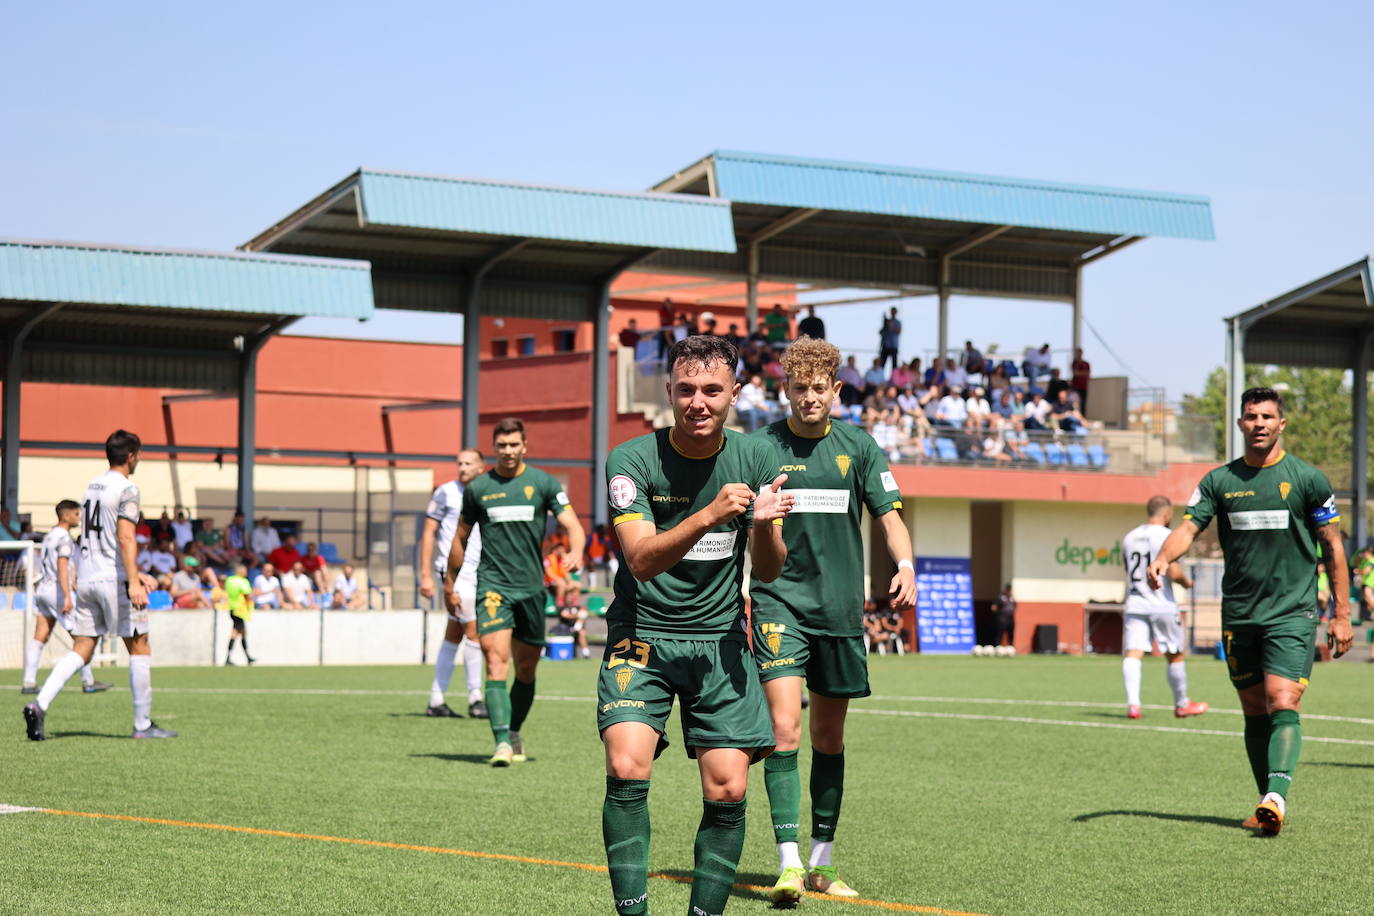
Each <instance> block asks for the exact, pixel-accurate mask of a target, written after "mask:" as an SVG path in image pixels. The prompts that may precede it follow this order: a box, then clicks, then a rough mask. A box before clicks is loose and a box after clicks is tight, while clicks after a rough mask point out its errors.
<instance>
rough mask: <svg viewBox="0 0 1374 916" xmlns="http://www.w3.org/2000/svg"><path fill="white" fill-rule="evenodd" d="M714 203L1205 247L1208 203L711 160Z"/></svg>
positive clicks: (723, 154) (845, 166) (725, 157)
mask: <svg viewBox="0 0 1374 916" xmlns="http://www.w3.org/2000/svg"><path fill="white" fill-rule="evenodd" d="M711 158H712V160H713V166H714V170H715V182H716V195H717V196H718V197H721V198H724V199H727V200H730V201H733V202H735V203H746V204H761V205H766V206H778V207H805V208H816V209H820V210H837V211H841V212H845V211H848V212H857V213H875V214H884V215H891V216H906V217H913V218H920V219H938V220H952V221H956V222H966V223H979V224H991V225H1013V226H1026V227H1032V228H1037V229H1055V230H1064V231H1070V232H1093V233H1104V234H1108V235H1134V236H1161V237H1166V238H1184V239H1201V240H1211V239H1213V238H1215V234H1214V232H1213V228H1212V208H1211V203H1210V201H1209V200H1208V199H1207V198H1206V197H1198V196H1193V195H1184V194H1166V193H1161V192H1155V191H1133V190H1125V189H1120V188H1106V187H1096V186H1091V185H1076V184H1063V183H1059V182H1050V181H1032V180H1026V179H1020V178H998V177H994V176H989V175H971V174H964V173H958V172H939V171H932V170H929V169H914V168H902V167H898V166H887V165H870V164H867V163H858V162H838V161H832V160H825V159H801V158H796V157H792V156H772V155H765V154H760V153H741V152H730V151H718V152H716V153H714V154H713V155H712V157H711Z"/></svg>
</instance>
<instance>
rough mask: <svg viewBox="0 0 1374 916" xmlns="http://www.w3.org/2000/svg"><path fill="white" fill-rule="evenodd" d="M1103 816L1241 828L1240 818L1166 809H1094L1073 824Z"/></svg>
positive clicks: (1083, 822) (1075, 819)
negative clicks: (1168, 810)
mask: <svg viewBox="0 0 1374 916" xmlns="http://www.w3.org/2000/svg"><path fill="white" fill-rule="evenodd" d="M1103 817H1148V818H1152V819H1154V820H1157V821H1183V822H1185V823H1189V824H1215V825H1216V826H1218V827H1233V828H1235V829H1236V830H1240V829H1242V828H1241V826H1240V819H1239V818H1235V817H1213V816H1212V815H1210V814H1171V813H1169V812H1167V811H1094V812H1092V813H1091V814H1080V815H1078V817H1075V818H1074V819H1073V822H1074V823H1075V824H1085V823H1087V822H1088V821H1095V820H1097V819H1099V818H1103Z"/></svg>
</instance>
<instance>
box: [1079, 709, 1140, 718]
mask: <svg viewBox="0 0 1374 916" xmlns="http://www.w3.org/2000/svg"><path fill="white" fill-rule="evenodd" d="M1084 715H1086V716H1088V717H1089V718H1093V719H1126V718H1129V716H1127V715H1126V713H1125V712H1124V711H1122V712H1107V711H1106V710H1103V709H1093V710H1089V711H1088V712H1086V713H1084Z"/></svg>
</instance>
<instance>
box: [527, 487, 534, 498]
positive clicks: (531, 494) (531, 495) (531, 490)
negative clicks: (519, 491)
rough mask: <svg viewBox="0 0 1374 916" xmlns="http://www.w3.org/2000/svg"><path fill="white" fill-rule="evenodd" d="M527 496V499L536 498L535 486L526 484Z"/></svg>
mask: <svg viewBox="0 0 1374 916" xmlns="http://www.w3.org/2000/svg"><path fill="white" fill-rule="evenodd" d="M525 498H526V499H534V487H531V486H526V487H525Z"/></svg>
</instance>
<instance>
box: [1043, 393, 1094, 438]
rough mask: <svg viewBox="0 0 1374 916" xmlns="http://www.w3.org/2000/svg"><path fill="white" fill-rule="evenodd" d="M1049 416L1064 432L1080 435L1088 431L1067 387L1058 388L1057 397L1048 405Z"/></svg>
mask: <svg viewBox="0 0 1374 916" xmlns="http://www.w3.org/2000/svg"><path fill="white" fill-rule="evenodd" d="M1050 417H1051V418H1052V419H1053V420H1054V422H1055V423H1056V424H1057V425H1058V427H1059V428H1060V429H1061V430H1063V431H1064V432H1066V433H1073V434H1074V435H1077V436H1082V435H1086V434H1087V432H1088V429H1087V426H1086V424H1085V422H1084V420H1083V415H1082V414H1081V413H1079V412H1078V405H1076V404H1075V403H1074V402H1073V398H1072V397H1071V396H1070V395H1069V389H1067V388H1061V389H1060V390H1059V397H1058V399H1057V400H1056V401H1055V402H1054V404H1053V405H1051V407H1050Z"/></svg>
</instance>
